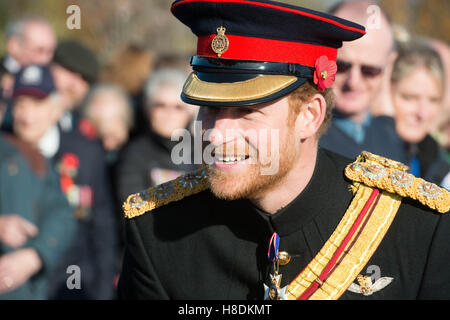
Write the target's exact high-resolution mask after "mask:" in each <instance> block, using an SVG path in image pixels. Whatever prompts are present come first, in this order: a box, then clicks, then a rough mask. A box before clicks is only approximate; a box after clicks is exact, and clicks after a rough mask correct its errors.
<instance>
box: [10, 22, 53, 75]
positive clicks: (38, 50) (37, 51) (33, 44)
mask: <svg viewBox="0 0 450 320" xmlns="http://www.w3.org/2000/svg"><path fill="white" fill-rule="evenodd" d="M56 44H57V39H56V35H55V32H54V31H53V28H52V27H51V26H50V24H49V23H48V21H47V20H45V19H43V18H41V17H38V16H27V17H23V18H21V19H19V20H16V21H13V22H11V23H10V24H9V25H8V26H7V29H6V52H7V56H6V57H5V60H4V64H5V66H6V67H7V69H8V70H9V71H10V72H12V73H15V72H17V71H18V70H19V68H20V67H23V66H27V65H31V64H38V65H45V64H48V63H49V62H50V61H51V60H52V58H53V53H54V51H55V48H56Z"/></svg>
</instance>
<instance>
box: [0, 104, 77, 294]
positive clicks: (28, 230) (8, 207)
mask: <svg viewBox="0 0 450 320" xmlns="http://www.w3.org/2000/svg"><path fill="white" fill-rule="evenodd" d="M2 104H3V101H0V106H1V105H2ZM0 120H1V114H0ZM75 228H76V224H75V219H73V214H72V210H71V208H70V206H69V204H68V203H67V200H66V198H65V196H64V194H63V193H62V191H61V188H60V184H59V179H58V175H57V173H56V172H55V171H54V170H52V168H51V166H50V165H49V163H48V162H46V160H45V159H44V157H43V156H42V155H41V154H40V153H39V152H38V151H37V150H36V149H32V148H31V147H30V146H29V145H27V144H25V143H23V142H21V141H20V140H18V139H17V138H14V137H13V136H10V135H6V134H3V133H0V299H2V300H3V299H14V300H22V299H25V300H36V299H47V298H48V295H47V289H48V281H49V277H50V275H51V272H52V271H53V270H54V269H55V268H56V266H57V264H58V263H59V260H60V259H61V258H62V256H63V255H64V253H65V252H66V251H67V249H68V248H69V246H70V245H71V244H72V241H73V238H74V236H75V232H76V230H75Z"/></svg>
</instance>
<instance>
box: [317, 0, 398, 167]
mask: <svg viewBox="0 0 450 320" xmlns="http://www.w3.org/2000/svg"><path fill="white" fill-rule="evenodd" d="M371 5H377V3H376V2H373V1H366V0H351V1H345V2H342V3H340V4H339V5H337V6H336V7H335V8H334V9H333V10H332V12H331V13H332V14H334V15H336V16H338V17H340V18H344V19H349V20H352V21H356V22H357V23H360V24H362V25H365V24H367V21H368V18H369V16H368V14H367V8H368V7H369V6H371ZM379 18H380V20H379V28H374V27H368V28H367V34H366V36H364V37H363V38H361V39H358V40H356V41H352V42H346V43H344V44H343V46H342V48H340V49H339V50H338V56H337V61H336V63H337V67H338V71H337V74H336V78H335V79H336V81H335V83H334V87H333V91H334V94H335V110H334V114H333V120H332V123H331V126H330V128H329V129H328V132H327V133H326V134H325V135H324V136H322V137H321V139H320V142H319V143H320V145H321V146H322V147H324V148H327V149H329V150H331V151H334V152H336V153H339V154H341V155H344V156H347V157H350V158H354V157H356V156H357V155H358V154H360V153H361V151H363V150H366V151H370V152H373V153H376V154H379V155H382V156H385V157H388V158H391V159H394V160H397V161H403V162H404V161H405V160H406V156H405V154H404V151H403V147H402V141H401V139H400V138H399V137H398V135H397V134H396V132H395V124H394V119H392V118H390V117H385V116H380V117H374V116H372V115H371V111H370V106H371V103H372V101H373V100H374V99H375V97H376V96H377V95H378V94H379V92H380V90H381V86H382V83H383V76H384V72H385V71H386V67H387V66H388V64H389V61H390V59H392V54H393V53H392V52H393V46H394V38H393V33H392V29H391V25H390V22H389V19H388V17H387V15H386V14H385V13H383V12H382V11H381V14H380V16H379Z"/></svg>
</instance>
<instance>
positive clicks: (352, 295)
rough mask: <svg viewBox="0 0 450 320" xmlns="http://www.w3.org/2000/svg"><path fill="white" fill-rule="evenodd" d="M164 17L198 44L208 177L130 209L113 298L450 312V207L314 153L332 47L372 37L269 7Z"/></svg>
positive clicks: (196, 78)
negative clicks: (390, 304) (352, 304)
mask: <svg viewBox="0 0 450 320" xmlns="http://www.w3.org/2000/svg"><path fill="white" fill-rule="evenodd" d="M171 10H172V12H173V14H174V15H175V16H176V17H177V18H178V19H179V20H180V21H182V22H183V23H184V24H186V25H187V26H189V27H190V28H191V29H192V31H193V32H194V33H195V34H196V35H197V36H198V46H197V48H198V49H197V55H196V56H194V57H193V58H192V59H191V64H192V66H193V73H192V74H191V75H190V76H189V78H188V79H187V81H186V83H185V85H184V88H183V92H182V95H181V96H182V99H183V100H184V101H186V102H188V103H192V104H197V105H200V106H201V108H200V112H199V119H200V120H202V128H203V130H204V133H205V136H204V137H203V139H204V140H208V141H207V142H209V144H208V145H205V148H204V152H205V153H206V156H205V165H204V167H203V169H201V170H199V171H197V172H194V173H192V174H187V175H184V176H181V177H179V178H177V179H176V180H173V181H170V182H167V183H165V184H162V185H159V186H157V187H154V188H149V189H147V190H145V191H142V192H140V193H138V194H134V195H130V196H129V198H128V200H127V201H126V202H125V203H124V211H125V216H126V218H127V239H128V244H127V250H126V254H125V257H124V265H123V270H122V274H121V278H120V282H119V295H120V297H121V298H124V299H261V300H262V299H271V300H280V299H293V300H296V299H298V300H306V299H339V298H342V299H417V298H423V299H426V298H449V297H450V276H449V274H448V272H447V269H448V262H447V261H446V260H445V259H444V258H443V257H445V256H448V254H450V247H449V245H448V243H449V240H450V235H449V233H448V232H446V228H448V227H450V226H449V221H448V219H449V218H448V216H446V215H443V213H445V212H447V211H448V209H449V206H450V198H449V194H448V192H447V191H446V190H443V189H440V188H438V187H437V186H435V185H433V184H430V183H427V182H426V181H424V180H422V179H419V178H415V177H414V176H412V175H410V174H408V173H407V167H406V166H404V165H402V164H401V163H398V162H394V161H391V160H388V159H386V158H382V157H379V156H376V155H373V154H370V153H362V154H361V155H360V156H359V157H358V158H357V159H356V160H355V161H354V162H353V163H352V160H350V159H347V158H343V157H341V156H339V155H337V154H334V153H332V152H330V151H327V150H324V149H321V148H319V147H318V139H319V137H320V135H321V133H323V131H324V130H325V129H326V126H327V122H328V121H329V118H330V113H331V108H332V96H331V92H330V89H329V88H330V86H331V85H332V83H333V80H334V74H335V73H336V63H335V60H336V53H337V48H339V47H340V46H341V45H342V41H351V40H355V39H357V38H360V37H361V36H363V35H364V33H365V31H364V28H363V27H361V26H360V25H357V24H355V23H352V22H350V21H346V20H343V19H340V18H336V17H333V16H330V15H327V14H323V13H320V12H316V11H312V10H308V9H305V8H300V7H295V6H291V5H286V4H281V3H277V2H272V1H235V0H223V1H216V0H204V1H192V0H179V1H176V2H174V3H173V5H172V8H171ZM265 130H268V131H270V132H272V133H273V132H275V133H276V134H274V135H270V138H267V136H266V139H264V138H263V135H262V134H261V135H259V133H262V132H264V131H265ZM254 132H256V133H258V134H256V135H255V134H252V133H254ZM208 150H209V151H210V153H211V156H212V158H213V159H212V161H209V160H207V158H208V157H207V155H208V153H207V152H206V151H208ZM268 150H269V152H267V151H268ZM209 151H208V152H209ZM264 154H265V155H266V156H264ZM267 155H269V156H267ZM267 158H269V159H267ZM267 160H269V161H267ZM268 167H271V168H275V169H276V170H272V171H271V172H270V173H269V174H268V173H267V171H266V170H264V169H267V168H268Z"/></svg>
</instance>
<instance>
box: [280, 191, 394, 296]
mask: <svg viewBox="0 0 450 320" xmlns="http://www.w3.org/2000/svg"><path fill="white" fill-rule="evenodd" d="M354 188H355V189H354V190H355V196H354V197H353V200H352V202H351V203H350V205H349V207H348V208H347V211H346V212H345V214H344V216H343V217H342V219H341V221H340V222H339V224H338V226H337V227H336V229H335V230H334V232H333V234H332V235H331V236H330V238H329V239H328V240H327V242H326V243H325V244H324V246H323V247H322V249H321V250H320V251H319V252H318V253H317V255H316V256H315V257H314V258H313V259H312V260H311V262H310V263H309V264H308V265H307V266H306V268H305V269H304V270H303V271H302V272H301V273H300V274H299V275H298V276H297V277H296V278H295V279H294V280H293V281H292V282H291V283H290V284H289V285H288V287H287V290H286V297H287V298H288V299H289V300H296V299H298V298H299V297H300V296H301V295H302V294H303V293H304V292H305V290H307V289H308V288H309V286H311V285H312V283H313V282H314V281H316V279H317V278H318V277H319V275H320V274H321V273H322V271H323V270H324V269H325V267H326V266H327V264H328V263H329V261H330V260H331V259H332V258H333V255H334V254H335V252H336V250H337V249H338V248H339V246H340V245H341V244H342V242H343V241H344V239H345V237H346V236H347V234H348V233H349V232H350V230H351V228H352V226H353V224H354V223H355V221H356V220H357V218H358V216H359V214H360V213H361V211H362V209H363V208H364V206H365V204H366V203H367V201H368V199H369V198H370V195H371V194H372V191H373V188H371V187H368V186H365V185H364V184H359V183H355V184H354ZM401 202H402V198H401V197H400V196H398V195H396V194H392V193H389V192H385V191H382V193H381V195H380V198H379V201H378V203H377V204H375V203H374V204H372V207H371V210H373V212H372V215H371V216H370V217H368V220H367V223H366V225H365V226H364V224H362V225H361V226H360V227H359V228H358V230H357V232H355V234H354V235H353V237H352V239H351V240H350V241H349V244H347V247H346V249H345V250H344V252H345V253H346V254H345V255H344V256H343V257H342V258H341V259H340V262H339V263H336V265H335V268H334V271H333V272H332V273H331V274H330V275H329V276H328V278H327V279H326V280H325V281H323V283H322V284H321V285H320V287H319V288H318V289H317V290H316V291H315V292H314V293H313V294H312V295H311V296H310V297H309V300H336V299H339V297H341V295H342V294H343V293H344V292H345V291H346V290H347V288H348V287H349V286H350V284H351V283H352V282H353V281H354V279H355V278H356V277H357V276H358V274H359V273H360V272H361V270H362V269H363V268H364V266H365V265H367V263H368V262H369V260H370V258H371V257H372V255H373V254H374V253H375V251H376V249H377V248H378V246H379V245H380V243H381V241H382V240H383V238H384V236H385V234H386V232H387V231H388V230H389V227H390V226H391V223H392V221H393V220H394V218H395V215H396V214H397V211H398V209H399V207H400V204H401ZM353 241H354V244H353V245H351V243H352V242H353Z"/></svg>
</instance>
